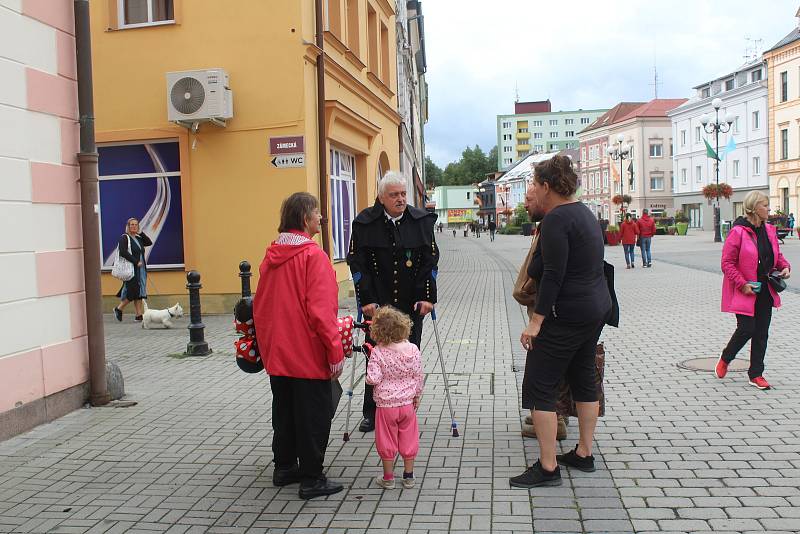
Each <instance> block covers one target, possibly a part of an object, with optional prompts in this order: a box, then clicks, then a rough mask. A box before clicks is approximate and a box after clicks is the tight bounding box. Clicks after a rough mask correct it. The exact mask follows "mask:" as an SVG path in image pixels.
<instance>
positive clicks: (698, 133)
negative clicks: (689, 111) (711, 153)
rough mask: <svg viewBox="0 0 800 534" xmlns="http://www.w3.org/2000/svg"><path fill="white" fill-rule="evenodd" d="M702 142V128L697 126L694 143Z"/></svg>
mask: <svg viewBox="0 0 800 534" xmlns="http://www.w3.org/2000/svg"><path fill="white" fill-rule="evenodd" d="M700 141H701V138H700V127H699V126H695V127H694V142H695V143H699V142H700Z"/></svg>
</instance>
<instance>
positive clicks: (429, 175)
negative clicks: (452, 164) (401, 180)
mask: <svg viewBox="0 0 800 534" xmlns="http://www.w3.org/2000/svg"><path fill="white" fill-rule="evenodd" d="M425 181H426V182H427V183H426V186H427V187H436V186H439V185H443V183H442V169H441V168H439V166H438V165H436V164H435V163H434V162H433V160H432V159H431V158H430V157H429V156H425Z"/></svg>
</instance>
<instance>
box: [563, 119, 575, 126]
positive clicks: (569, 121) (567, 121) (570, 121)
mask: <svg viewBox="0 0 800 534" xmlns="http://www.w3.org/2000/svg"><path fill="white" fill-rule="evenodd" d="M574 120H575V119H564V124H566V125H567V126H569V125H570V124H572V123H573V122H574Z"/></svg>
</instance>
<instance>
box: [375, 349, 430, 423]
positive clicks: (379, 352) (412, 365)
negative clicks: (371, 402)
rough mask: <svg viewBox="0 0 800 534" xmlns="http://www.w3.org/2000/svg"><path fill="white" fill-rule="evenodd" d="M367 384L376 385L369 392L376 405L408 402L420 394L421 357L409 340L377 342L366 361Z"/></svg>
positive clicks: (401, 404)
mask: <svg viewBox="0 0 800 534" xmlns="http://www.w3.org/2000/svg"><path fill="white" fill-rule="evenodd" d="M367 384H372V385H374V386H375V389H374V391H373V392H372V396H373V398H374V399H375V404H376V405H377V406H378V407H379V408H392V407H395V406H405V405H407V404H411V402H412V401H413V400H414V397H419V396H420V395H421V394H422V384H423V378H422V359H421V358H420V354H419V349H418V348H417V346H416V345H414V344H413V343H410V342H409V341H402V342H400V343H393V344H391V345H387V346H378V347H375V349H373V351H372V354H370V357H369V364H367Z"/></svg>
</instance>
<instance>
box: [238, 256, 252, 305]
mask: <svg viewBox="0 0 800 534" xmlns="http://www.w3.org/2000/svg"><path fill="white" fill-rule="evenodd" d="M251 276H253V273H251V272H250V262H249V261H247V260H243V261H242V262H241V263H240V264H239V278H241V279H242V298H247V297H250V296H252V293H251V292H250V277H251Z"/></svg>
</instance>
